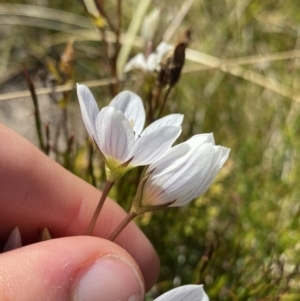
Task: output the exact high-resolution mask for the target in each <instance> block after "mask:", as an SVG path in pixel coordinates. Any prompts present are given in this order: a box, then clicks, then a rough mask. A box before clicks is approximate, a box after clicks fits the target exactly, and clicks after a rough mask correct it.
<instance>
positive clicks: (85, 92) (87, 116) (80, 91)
mask: <svg viewBox="0 0 300 301" xmlns="http://www.w3.org/2000/svg"><path fill="white" fill-rule="evenodd" d="M77 95H78V99H79V104H80V109H81V114H82V119H83V122H84V124H85V127H86V129H87V131H88V133H89V135H90V136H91V137H94V136H95V121H96V117H97V115H98V113H99V108H98V105H97V103H96V100H95V98H94V96H93V94H92V93H91V91H90V89H89V88H88V87H87V86H85V85H79V84H77Z"/></svg>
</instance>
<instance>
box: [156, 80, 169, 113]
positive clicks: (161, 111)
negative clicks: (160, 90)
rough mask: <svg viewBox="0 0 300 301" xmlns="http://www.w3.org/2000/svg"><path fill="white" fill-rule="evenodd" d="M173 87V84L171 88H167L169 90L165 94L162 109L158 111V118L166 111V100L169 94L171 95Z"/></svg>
mask: <svg viewBox="0 0 300 301" xmlns="http://www.w3.org/2000/svg"><path fill="white" fill-rule="evenodd" d="M171 89H172V86H171V85H170V86H169V88H168V90H167V92H166V94H165V97H164V100H163V103H162V106H161V108H160V110H159V113H158V115H157V119H158V118H160V117H161V115H162V113H163V111H164V108H165V106H166V102H167V98H168V96H169V94H170V91H171Z"/></svg>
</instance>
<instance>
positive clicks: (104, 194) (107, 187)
mask: <svg viewBox="0 0 300 301" xmlns="http://www.w3.org/2000/svg"><path fill="white" fill-rule="evenodd" d="M114 184H115V182H111V181H108V180H106V182H105V186H104V189H103V192H102V195H101V197H100V200H99V203H98V205H97V207H96V209H95V212H94V214H93V217H92V219H91V222H90V224H89V226H88V228H87V230H86V235H91V234H92V232H93V229H94V227H95V224H96V221H97V219H98V217H99V214H100V212H101V209H102V207H103V205H104V202H105V200H106V198H107V196H108V194H109V192H110V190H111V188H112V187H113V186H114Z"/></svg>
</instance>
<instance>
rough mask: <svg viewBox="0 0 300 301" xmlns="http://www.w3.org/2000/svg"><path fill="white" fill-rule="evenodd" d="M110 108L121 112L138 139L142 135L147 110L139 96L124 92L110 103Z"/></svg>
mask: <svg viewBox="0 0 300 301" xmlns="http://www.w3.org/2000/svg"><path fill="white" fill-rule="evenodd" d="M109 106H110V107H114V108H116V109H118V110H120V111H121V112H122V113H123V114H124V115H125V117H126V118H127V119H128V120H129V123H130V124H131V127H132V129H133V131H134V133H135V135H136V137H137V136H138V135H140V134H141V132H142V130H143V128H144V123H145V109H144V105H143V102H142V100H141V98H140V97H139V96H138V95H137V94H135V93H133V92H130V91H123V92H121V93H119V94H118V95H117V96H116V97H115V98H114V99H113V100H112V101H111V102H110V104H109Z"/></svg>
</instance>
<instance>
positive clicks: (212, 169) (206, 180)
mask: <svg viewBox="0 0 300 301" xmlns="http://www.w3.org/2000/svg"><path fill="white" fill-rule="evenodd" d="M213 148H214V149H213V158H212V160H211V163H210V166H209V168H208V169H206V170H203V173H202V171H200V173H199V174H197V175H196V176H195V177H196V178H199V179H202V182H199V186H198V187H196V189H190V190H189V192H188V193H187V194H186V195H185V196H183V197H182V198H181V199H180V200H178V205H179V206H181V205H184V204H186V203H187V202H189V201H191V200H193V199H194V198H196V197H199V196H200V195H202V194H203V193H205V192H206V191H207V189H208V188H209V187H210V186H211V184H212V182H213V181H214V179H215V177H216V175H217V174H218V172H219V171H220V169H221V167H222V166H223V164H224V163H225V161H226V160H227V158H228V156H229V151H230V150H229V149H228V148H226V147H223V146H214V147H213Z"/></svg>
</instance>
